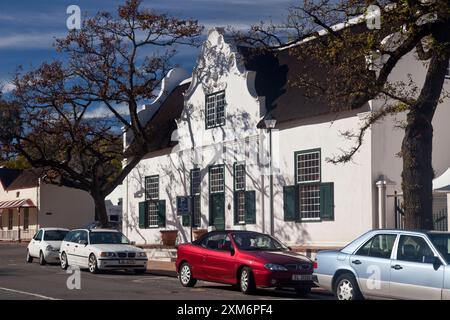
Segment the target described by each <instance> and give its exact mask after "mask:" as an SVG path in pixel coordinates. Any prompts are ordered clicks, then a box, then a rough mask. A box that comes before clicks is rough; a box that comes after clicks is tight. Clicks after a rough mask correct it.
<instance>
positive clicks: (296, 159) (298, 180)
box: [295, 150, 322, 184]
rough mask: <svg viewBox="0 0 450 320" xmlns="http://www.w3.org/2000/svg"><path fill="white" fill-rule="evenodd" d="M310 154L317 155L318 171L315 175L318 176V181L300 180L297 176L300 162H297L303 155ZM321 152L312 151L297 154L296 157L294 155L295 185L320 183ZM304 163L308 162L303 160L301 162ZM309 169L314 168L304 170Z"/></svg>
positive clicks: (298, 175)
mask: <svg viewBox="0 0 450 320" xmlns="http://www.w3.org/2000/svg"><path fill="white" fill-rule="evenodd" d="M311 154H318V155H319V159H318V160H319V164H318V169H319V172H318V173H317V174H318V176H319V177H318V179H315V180H303V181H302V180H300V176H301V175H300V174H299V170H300V163H299V162H300V160H299V157H301V156H305V155H311ZM321 156H322V155H321V151H320V150H312V151H306V152H299V153H297V154H296V155H295V161H296V168H297V172H296V173H295V175H296V176H295V179H296V182H297V183H299V184H300V183H316V182H317V183H320V181H321V178H322V172H321V171H322V168H321V161H322V160H321ZM306 161H308V160H304V161H303V162H306ZM310 168H315V166H311V167H306V168H304V169H310ZM310 175H311V173H310Z"/></svg>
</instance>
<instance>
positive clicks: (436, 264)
mask: <svg viewBox="0 0 450 320" xmlns="http://www.w3.org/2000/svg"><path fill="white" fill-rule="evenodd" d="M423 262H424V263H429V264H432V265H433V267H434V269H438V268H439V267H440V266H441V264H442V263H441V259H439V257H436V256H424V257H423Z"/></svg>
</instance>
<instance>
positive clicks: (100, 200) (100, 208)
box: [91, 195, 108, 228]
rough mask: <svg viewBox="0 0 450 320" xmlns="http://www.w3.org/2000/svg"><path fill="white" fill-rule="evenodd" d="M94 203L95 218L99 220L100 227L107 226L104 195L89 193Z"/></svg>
mask: <svg viewBox="0 0 450 320" xmlns="http://www.w3.org/2000/svg"><path fill="white" fill-rule="evenodd" d="M91 196H92V198H94V203H95V220H98V221H99V222H100V227H102V228H107V227H108V213H107V211H106V205H105V197H103V196H101V195H91Z"/></svg>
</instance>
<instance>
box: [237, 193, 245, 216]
mask: <svg viewBox="0 0 450 320" xmlns="http://www.w3.org/2000/svg"><path fill="white" fill-rule="evenodd" d="M235 195H236V196H235V201H236V210H237V212H236V216H237V220H238V221H237V223H245V192H244V191H238V192H236V194H235Z"/></svg>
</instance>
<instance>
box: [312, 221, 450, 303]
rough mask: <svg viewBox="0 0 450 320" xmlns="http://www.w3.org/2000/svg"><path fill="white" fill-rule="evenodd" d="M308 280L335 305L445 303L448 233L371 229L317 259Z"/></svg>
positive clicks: (449, 285) (449, 274)
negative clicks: (381, 300) (366, 300)
mask: <svg viewBox="0 0 450 320" xmlns="http://www.w3.org/2000/svg"><path fill="white" fill-rule="evenodd" d="M316 260H317V261H316V264H315V270H314V274H313V279H314V281H315V282H316V284H317V285H319V286H321V287H322V288H324V289H326V290H329V291H331V292H333V293H334V294H335V296H336V298H337V299H339V300H356V299H363V298H387V299H433V300H440V299H446V300H447V299H450V265H449V263H450V233H448V232H436V231H430V232H419V231H405V230H386V229H385V230H373V231H369V232H367V233H366V234H364V235H362V236H360V237H359V238H358V239H356V240H354V241H353V242H351V243H350V244H349V245H347V246H346V247H345V248H344V249H342V250H340V251H321V252H319V253H318V254H317V258H316Z"/></svg>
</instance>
